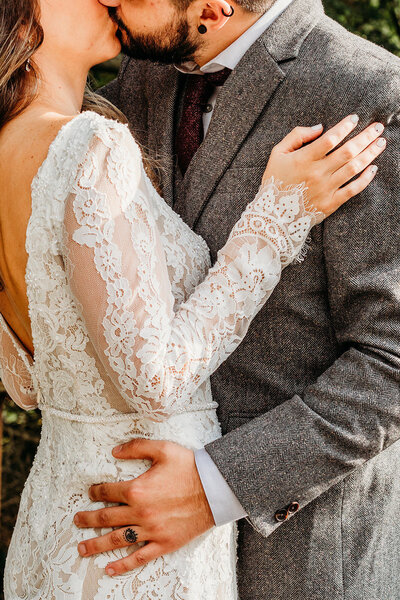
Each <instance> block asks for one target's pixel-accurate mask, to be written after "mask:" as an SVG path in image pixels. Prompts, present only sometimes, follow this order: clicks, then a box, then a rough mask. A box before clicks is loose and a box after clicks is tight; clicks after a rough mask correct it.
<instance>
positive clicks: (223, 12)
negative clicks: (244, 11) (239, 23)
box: [222, 6, 235, 17]
mask: <svg viewBox="0 0 400 600" xmlns="http://www.w3.org/2000/svg"><path fill="white" fill-rule="evenodd" d="M222 14H223V15H224V17H233V15H234V14H235V9H234V8H233V6H231V14H230V15H227V14H226V12H225V11H224V9H222Z"/></svg>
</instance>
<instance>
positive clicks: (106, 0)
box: [99, 0, 121, 6]
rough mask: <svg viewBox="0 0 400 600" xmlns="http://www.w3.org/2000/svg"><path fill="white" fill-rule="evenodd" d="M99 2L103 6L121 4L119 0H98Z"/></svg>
mask: <svg viewBox="0 0 400 600" xmlns="http://www.w3.org/2000/svg"><path fill="white" fill-rule="evenodd" d="M99 2H100V4H104V6H119V5H120V4H121V1H120V0H99Z"/></svg>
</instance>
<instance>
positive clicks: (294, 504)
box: [288, 502, 300, 515]
mask: <svg viewBox="0 0 400 600" xmlns="http://www.w3.org/2000/svg"><path fill="white" fill-rule="evenodd" d="M299 508H300V504H299V503H298V502H291V503H290V504H289V506H288V513H289V515H293V513H295V512H297V511H298V510H299Z"/></svg>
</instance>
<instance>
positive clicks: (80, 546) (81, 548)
mask: <svg viewBox="0 0 400 600" xmlns="http://www.w3.org/2000/svg"><path fill="white" fill-rule="evenodd" d="M78 550H79V554H82V555H83V554H86V552H87V550H86V546H85V544H78Z"/></svg>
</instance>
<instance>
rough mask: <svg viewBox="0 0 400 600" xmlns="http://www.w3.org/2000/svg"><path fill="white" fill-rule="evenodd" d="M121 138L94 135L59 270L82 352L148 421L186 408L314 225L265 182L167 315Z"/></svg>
mask: <svg viewBox="0 0 400 600" xmlns="http://www.w3.org/2000/svg"><path fill="white" fill-rule="evenodd" d="M153 201H154V190H151V189H150V186H149V183H148V180H147V178H146V177H145V175H144V174H143V167H142V161H141V156H140V152H139V149H138V147H137V145H136V143H135V142H134V140H133V139H132V137H131V136H130V134H129V132H128V130H127V129H125V128H123V127H118V128H117V127H116V128H115V129H113V130H112V131H110V130H109V131H108V132H107V135H106V136H105V135H103V134H100V133H99V134H96V135H95V136H94V138H93V140H92V143H91V147H90V149H89V152H88V153H87V155H86V157H85V159H84V160H83V162H82V163H81V165H80V167H79V171H78V174H77V177H76V181H75V184H74V186H73V188H72V190H71V193H70V194H69V197H68V199H67V202H66V209H65V218H64V234H65V235H64V237H65V241H64V260H65V263H66V264H67V272H68V273H69V280H70V286H71V289H72V291H73V294H74V296H75V298H76V300H77V302H78V305H80V310H81V313H82V316H83V318H84V320H85V322H86V325H87V328H88V331H89V335H90V338H91V341H92V343H93V344H94V346H95V348H96V352H97V353H98V355H99V357H100V358H101V360H102V362H103V364H104V366H105V368H106V370H107V372H108V374H109V375H110V377H111V379H112V380H113V382H114V384H115V386H116V387H117V388H118V391H119V393H120V394H121V395H122V396H123V397H124V399H125V400H126V401H127V402H128V403H129V405H130V407H132V408H133V409H134V410H137V411H140V412H141V413H145V414H146V415H148V416H150V417H151V418H153V419H162V418H165V416H167V415H169V414H171V413H173V412H176V411H179V410H180V409H182V408H183V407H185V408H190V402H191V395H192V394H193V392H194V391H195V390H196V388H197V387H198V386H199V385H200V384H201V383H202V382H203V381H204V380H205V379H206V378H207V377H208V376H209V375H210V374H211V373H212V372H213V371H214V370H215V369H217V367H218V366H219V365H220V364H221V363H222V362H223V361H224V360H225V359H226V358H227V356H228V355H229V354H231V353H232V352H233V351H234V350H235V348H236V347H237V346H238V345H239V343H240V342H241V340H242V339H243V337H244V336H245V334H246V331H247V329H248V327H249V324H250V322H251V320H252V319H253V318H254V317H255V315H256V314H257V313H258V311H259V310H260V308H261V307H262V306H263V304H264V303H265V302H266V301H267V299H268V297H269V296H270V295H271V293H272V291H273V290H274V288H275V286H276V285H277V283H278V281H279V279H280V275H281V271H282V268H283V267H284V266H285V265H287V264H289V263H290V262H291V261H292V260H293V259H294V258H295V257H297V256H299V255H300V254H301V251H302V248H303V245H304V241H305V239H306V238H307V235H308V233H309V231H310V228H311V226H312V225H313V224H314V223H315V222H316V221H317V218H316V216H315V215H313V214H312V213H309V212H307V210H306V208H305V205H304V190H303V188H302V187H301V186H300V187H298V188H294V189H291V190H286V191H285V190H280V189H279V186H277V185H276V184H275V182H274V181H269V182H268V183H267V184H265V186H264V187H263V188H261V190H260V193H259V194H258V195H257V197H256V199H255V200H254V201H253V202H251V203H250V204H249V205H248V207H247V209H246V210H245V212H244V213H243V215H242V217H241V219H240V221H239V222H238V223H237V224H236V225H235V227H234V228H233V230H232V232H231V235H230V238H229V240H228V242H227V243H226V245H225V246H224V248H222V250H221V251H220V252H219V255H218V260H217V262H216V264H215V265H214V267H213V268H211V269H210V271H209V273H208V275H207V277H206V278H205V280H204V281H203V282H202V283H201V284H200V285H198V286H197V287H196V289H195V290H194V292H193V294H192V295H191V296H190V297H189V298H188V300H187V301H186V302H184V303H182V304H181V305H180V306H179V308H178V309H177V310H176V311H175V312H174V309H173V307H174V298H173V295H172V291H171V284H170V279H169V276H168V270H167V264H166V258H165V254H164V249H163V246H162V242H161V237H160V232H159V230H158V228H157V223H156V219H155V216H154V210H152V202H153Z"/></svg>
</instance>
